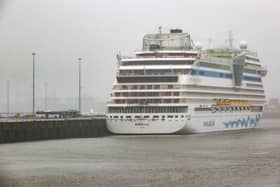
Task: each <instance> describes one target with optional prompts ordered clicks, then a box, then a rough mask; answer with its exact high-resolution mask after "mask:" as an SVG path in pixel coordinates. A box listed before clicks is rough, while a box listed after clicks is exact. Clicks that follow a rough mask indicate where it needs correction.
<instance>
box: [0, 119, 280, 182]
mask: <svg viewBox="0 0 280 187" xmlns="http://www.w3.org/2000/svg"><path fill="white" fill-rule="evenodd" d="M0 171H1V173H0V175H2V177H0V182H1V183H2V184H4V183H5V184H10V185H11V186H48V185H50V186H280V123H278V121H277V120H264V121H262V124H261V128H259V129H253V130H245V131H231V132H219V133H206V134H193V135H157V136H155V135H147V136H111V137H105V138H90V139H68V140H52V141H40V142H28V143H15V144H3V145H0Z"/></svg>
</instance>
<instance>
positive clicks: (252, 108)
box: [194, 106, 263, 112]
mask: <svg viewBox="0 0 280 187" xmlns="http://www.w3.org/2000/svg"><path fill="white" fill-rule="evenodd" d="M262 109H263V107H262V106H213V107H197V108H195V109H194V110H195V111H200V112H202V111H212V112H243V111H251V112H262Z"/></svg>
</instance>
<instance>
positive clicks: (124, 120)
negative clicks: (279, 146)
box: [106, 29, 266, 134]
mask: <svg viewBox="0 0 280 187" xmlns="http://www.w3.org/2000/svg"><path fill="white" fill-rule="evenodd" d="M117 60H118V70H117V75H116V79H115V82H114V84H113V90H112V94H111V101H110V102H108V104H107V115H106V118H107V119H106V121H107V127H108V129H109V130H110V131H111V132H112V133H116V134H169V133H198V132H208V131H223V130H233V129H247V128H254V127H256V126H257V124H258V122H259V120H260V118H261V115H262V111H263V106H264V103H265V101H266V100H265V93H264V88H263V83H262V77H263V76H265V75H266V69H265V68H264V67H263V65H262V64H261V63H260V61H259V58H258V57H257V54H256V53H254V52H251V51H249V50H248V49H247V44H246V43H245V42H241V44H240V48H239V49H235V48H213V49H202V47H201V46H199V45H197V46H195V45H194V44H193V42H192V40H191V37H190V35H189V34H188V33H184V32H182V30H180V29H173V30H170V32H168V33H162V32H161V31H160V32H159V33H155V34H147V35H145V36H144V38H143V49H142V51H139V52H136V53H135V56H133V57H124V56H120V55H118V56H117Z"/></svg>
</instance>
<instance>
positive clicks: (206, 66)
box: [197, 62, 231, 70]
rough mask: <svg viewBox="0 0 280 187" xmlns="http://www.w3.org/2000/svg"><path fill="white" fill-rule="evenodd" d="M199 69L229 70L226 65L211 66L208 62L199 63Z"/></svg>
mask: <svg viewBox="0 0 280 187" xmlns="http://www.w3.org/2000/svg"><path fill="white" fill-rule="evenodd" d="M197 66H199V67H205V68H213V69H221V70H230V69H231V67H230V66H228V65H222V64H213V63H209V62H199V63H198V64H197Z"/></svg>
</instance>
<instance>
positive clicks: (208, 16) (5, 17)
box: [0, 0, 280, 112]
mask: <svg viewBox="0 0 280 187" xmlns="http://www.w3.org/2000/svg"><path fill="white" fill-rule="evenodd" d="M279 7H280V3H279V2H278V1H274V0H247V1H244V0H212V1H203V0H195V1H180V0H173V1H166V0H160V1H159V0H141V1H131V0H120V1H112V0H95V1H90V0H83V1H78V0H60V1H57V0H47V1H42V0H39V1H38V0H24V1H21V0H9V1H8V0H0V41H1V42H0V67H1V69H0V80H1V82H0V88H1V89H0V102H1V108H0V111H1V112H5V110H6V107H5V104H6V81H7V80H10V105H11V110H12V111H13V112H18V111H17V110H21V111H31V104H30V103H31V101H32V55H31V53H32V52H36V101H37V108H38V109H41V108H43V103H42V102H40V101H41V100H40V99H41V98H43V97H44V96H45V84H46V82H47V85H48V89H47V95H48V97H49V98H50V99H51V98H62V99H63V98H74V100H75V98H77V96H78V89H77V88H78V63H77V61H78V60H77V59H78V57H82V58H83V64H82V87H83V89H82V95H83V97H84V98H92V106H91V107H93V108H94V107H95V106H94V105H95V103H98V102H99V103H105V102H106V101H108V98H109V95H110V92H111V88H112V83H113V81H114V76H115V71H116V54H117V53H119V52H120V53H121V54H122V55H132V54H133V52H134V51H136V50H139V49H141V47H142V46H141V45H142V37H143V35H145V34H147V33H151V32H158V27H159V26H162V27H163V30H164V31H168V29H170V28H182V29H183V30H184V31H186V32H188V33H190V34H191V36H192V39H193V41H194V42H197V41H199V42H202V43H203V45H204V46H205V47H208V46H209V45H210V44H209V39H211V40H212V45H214V46H219V45H227V41H226V40H227V37H228V31H229V30H232V31H233V37H234V44H235V45H236V46H238V43H239V41H240V40H246V41H247V42H248V45H249V48H250V49H251V50H253V51H257V52H258V54H259V56H260V59H261V61H262V62H263V63H264V64H265V65H266V66H267V69H268V75H267V77H266V78H265V83H266V84H265V87H266V94H267V97H268V98H270V97H279V94H280V89H279V87H278V85H276V83H277V80H278V78H279V77H278V72H277V71H278V70H279V69H280V65H279V62H278V59H280V53H279V52H278V50H277V49H278V46H279V43H280V37H279V33H280V23H279V21H277V18H279V17H280V11H279ZM76 106H77V102H76V100H75V101H74V103H72V106H71V107H72V108H75V107H76ZM98 106H100V104H99V105H98ZM101 108H102V104H101ZM94 109H95V108H94ZM85 110H87V109H85ZM96 110H98V109H96ZM99 111H103V108H102V109H100V110H99Z"/></svg>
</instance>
